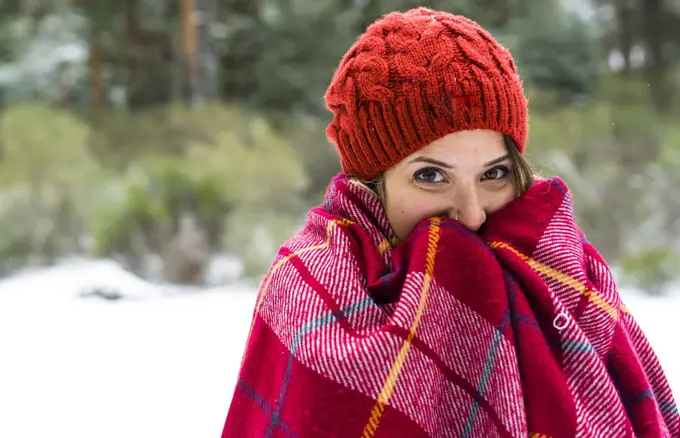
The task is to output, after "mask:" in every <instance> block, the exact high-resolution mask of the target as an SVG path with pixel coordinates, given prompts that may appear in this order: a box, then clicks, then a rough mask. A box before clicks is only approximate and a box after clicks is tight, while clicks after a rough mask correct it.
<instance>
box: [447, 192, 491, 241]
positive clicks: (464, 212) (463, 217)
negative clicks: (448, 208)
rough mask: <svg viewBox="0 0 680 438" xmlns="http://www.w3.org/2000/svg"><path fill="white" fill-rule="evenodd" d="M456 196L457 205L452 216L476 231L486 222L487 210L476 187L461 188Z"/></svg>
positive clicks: (455, 204)
mask: <svg viewBox="0 0 680 438" xmlns="http://www.w3.org/2000/svg"><path fill="white" fill-rule="evenodd" d="M454 198H455V199H454V206H455V207H454V208H453V209H452V212H451V213H450V217H451V218H452V219H456V220H457V221H458V222H460V223H461V224H462V225H463V226H464V227H465V228H467V229H468V230H470V231H472V232H473V233H476V232H477V231H478V230H479V229H480V228H481V227H482V225H484V222H486V210H485V208H484V205H483V204H482V202H481V199H480V197H479V194H478V193H477V190H476V188H467V189H461V190H459V191H458V192H457V193H456V194H455V195H454Z"/></svg>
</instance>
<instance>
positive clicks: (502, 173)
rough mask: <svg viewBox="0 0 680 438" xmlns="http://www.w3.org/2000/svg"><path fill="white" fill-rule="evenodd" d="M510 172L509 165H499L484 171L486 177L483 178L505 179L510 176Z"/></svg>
mask: <svg viewBox="0 0 680 438" xmlns="http://www.w3.org/2000/svg"><path fill="white" fill-rule="evenodd" d="M509 173H510V170H508V168H507V167H505V166H497V167H494V168H493V169H489V170H487V171H486V172H484V177H483V178H482V179H485V180H486V179H492V180H493V179H503V178H505V177H506V176H508V174H509Z"/></svg>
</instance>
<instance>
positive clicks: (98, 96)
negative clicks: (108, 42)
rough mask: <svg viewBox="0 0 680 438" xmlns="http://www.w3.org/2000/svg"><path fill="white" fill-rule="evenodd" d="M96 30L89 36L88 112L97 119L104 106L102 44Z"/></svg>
mask: <svg viewBox="0 0 680 438" xmlns="http://www.w3.org/2000/svg"><path fill="white" fill-rule="evenodd" d="M100 38H101V36H100V34H99V32H98V31H97V30H93V31H92V35H91V36H90V110H91V114H92V116H93V117H97V116H98V115H99V114H100V113H101V110H102V108H103V106H104V82H103V78H102V64H103V59H102V58H103V54H102V44H101V39H100Z"/></svg>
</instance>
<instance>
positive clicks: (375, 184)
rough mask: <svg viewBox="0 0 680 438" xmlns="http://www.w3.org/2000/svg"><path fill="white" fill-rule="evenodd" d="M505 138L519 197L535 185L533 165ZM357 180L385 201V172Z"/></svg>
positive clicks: (513, 143) (509, 139)
mask: <svg viewBox="0 0 680 438" xmlns="http://www.w3.org/2000/svg"><path fill="white" fill-rule="evenodd" d="M503 140H504V141H505V147H506V148H507V150H508V155H510V160H511V161H512V165H513V172H512V175H513V177H514V179H515V187H516V192H517V196H518V197H519V196H521V195H523V194H524V193H525V192H526V191H527V190H529V189H530V188H531V186H532V185H534V170H533V168H532V167H531V163H529V162H528V161H527V159H526V158H524V155H522V154H521V153H520V152H519V149H518V148H517V145H516V144H515V142H514V141H513V140H512V138H510V136H508V135H504V136H503ZM355 181H356V182H358V183H359V184H361V185H363V186H365V187H366V188H368V189H369V190H371V191H372V192H373V193H375V194H376V196H377V197H378V199H380V201H382V202H384V201H385V198H386V195H387V194H386V192H385V174H384V173H381V174H380V175H378V176H377V177H376V178H375V179H373V180H371V181H363V180H361V179H355Z"/></svg>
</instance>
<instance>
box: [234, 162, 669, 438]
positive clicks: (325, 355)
mask: <svg viewBox="0 0 680 438" xmlns="http://www.w3.org/2000/svg"><path fill="white" fill-rule="evenodd" d="M594 436H599V437H616V438H619V437H635V436H637V437H680V416H679V414H678V409H677V407H676V405H675V401H674V399H673V395H672V393H671V390H670V387H669V385H668V383H667V381H666V378H665V376H664V373H663V371H662V369H661V367H660V365H659V363H658V360H657V358H656V356H655V355H654V353H653V351H652V350H651V347H650V346H649V344H648V342H647V340H646V339H645V337H644V335H643V333H642V331H641V330H640V328H639V327H638V325H637V324H636V323H635V320H634V319H633V317H632V316H631V315H630V313H629V312H628V311H627V309H626V307H625V306H624V304H623V303H622V302H621V298H620V296H619V294H618V291H617V289H616V285H615V284H614V281H613V278H612V275H611V273H610V271H609V269H608V267H607V265H606V263H605V261H604V260H603V259H602V258H601V257H600V255H599V254H598V253H597V251H596V250H595V248H594V247H593V246H592V245H591V244H590V243H589V242H588V241H587V240H586V238H585V236H584V235H583V233H582V232H581V231H580V230H579V228H578V226H577V225H576V222H575V220H574V217H573V212H572V205H571V197H570V195H569V192H568V189H567V187H566V185H565V184H564V183H563V182H562V181H561V180H559V179H556V178H555V179H545V180H544V179H541V180H538V181H537V183H536V184H535V185H534V187H532V188H531V189H530V190H529V192H527V193H526V194H524V195H523V196H522V197H520V198H519V199H518V200H516V201H514V202H513V203H511V204H510V205H508V206H507V207H506V208H504V209H503V210H501V211H500V212H498V213H496V214H495V215H493V216H492V217H490V218H489V220H488V221H487V223H486V225H485V227H484V231H483V232H482V233H481V235H477V234H474V233H471V232H469V231H468V230H467V229H465V228H464V227H463V226H462V225H461V224H460V223H458V222H457V221H454V220H451V219H445V218H431V219H428V220H425V221H423V222H421V223H420V224H419V225H418V226H417V227H416V229H415V230H414V231H413V232H412V233H411V234H410V235H409V236H408V238H407V239H406V240H405V241H404V242H400V243H398V244H396V239H395V236H394V235H393V234H392V231H391V230H390V227H389V224H388V223H387V219H386V218H385V216H384V211H383V210H382V207H381V205H380V202H379V201H378V200H377V199H376V198H375V196H374V195H373V194H372V193H370V192H369V191H368V190H366V189H365V188H363V187H362V186H360V185H358V184H355V183H353V182H352V181H350V180H348V179H347V178H345V177H344V176H343V175H339V176H338V177H336V178H335V179H334V180H333V181H332V183H331V185H330V187H329V190H328V193H327V197H326V202H325V204H324V205H322V206H319V207H317V208H315V209H313V210H312V211H311V212H310V214H309V217H308V220H307V223H306V225H305V227H304V229H303V230H302V231H301V232H300V233H298V234H297V235H296V236H294V237H293V238H291V239H290V240H288V241H287V242H286V243H285V244H284V245H283V246H282V248H281V250H280V251H279V254H278V255H277V257H276V260H275V261H274V263H273V265H272V267H271V268H270V270H269V272H268V274H267V276H266V277H265V279H264V280H263V282H262V285H261V287H260V291H259V294H258V298H257V302H256V306H255V312H254V317H253V322H252V326H251V330H250V333H249V337H248V342H247V345H246V350H245V353H244V356H243V362H242V365H241V370H240V373H239V377H238V383H237V387H236V389H235V392H234V397H233V400H232V404H231V407H230V410H229V413H228V415H227V419H226V423H225V426H224V429H223V433H222V437H223V438H225V437H229V438H247V437H325V438H326V437H362V438H370V437H414V438H417V437H536V438H538V437H550V438H557V437H569V438H572V437H594Z"/></svg>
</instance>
